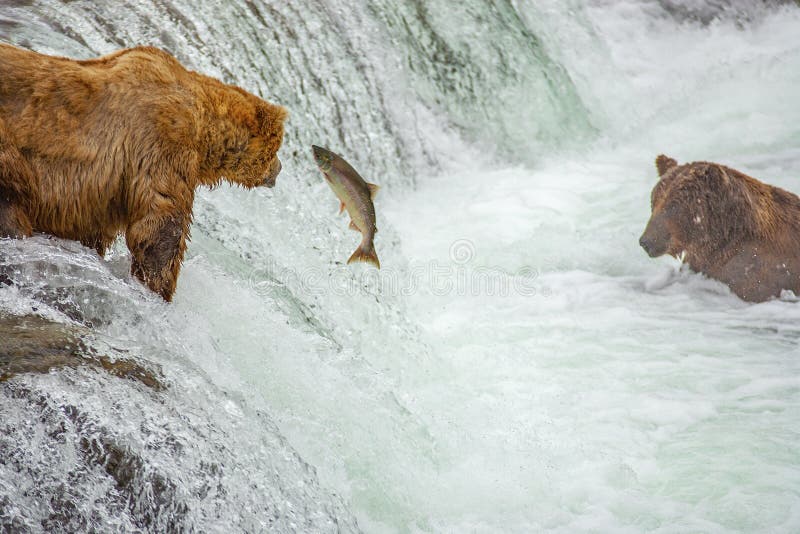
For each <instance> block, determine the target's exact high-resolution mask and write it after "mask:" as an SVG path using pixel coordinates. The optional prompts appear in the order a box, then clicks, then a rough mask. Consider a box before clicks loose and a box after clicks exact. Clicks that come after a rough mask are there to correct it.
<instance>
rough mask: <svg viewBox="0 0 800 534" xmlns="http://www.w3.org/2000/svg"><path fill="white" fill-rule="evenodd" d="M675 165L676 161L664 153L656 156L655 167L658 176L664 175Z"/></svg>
mask: <svg viewBox="0 0 800 534" xmlns="http://www.w3.org/2000/svg"><path fill="white" fill-rule="evenodd" d="M677 165H678V162H677V161H675V160H674V159H672V158H669V157H667V156H665V155H664V154H659V155H658V157H656V169H658V175H659V176H664V175H665V174H666V173H667V171H668V170H670V169H671V168H673V167H675V166H677Z"/></svg>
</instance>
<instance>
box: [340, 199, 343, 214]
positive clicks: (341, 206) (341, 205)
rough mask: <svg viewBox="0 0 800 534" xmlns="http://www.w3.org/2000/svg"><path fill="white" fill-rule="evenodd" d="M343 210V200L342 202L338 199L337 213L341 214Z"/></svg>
mask: <svg viewBox="0 0 800 534" xmlns="http://www.w3.org/2000/svg"><path fill="white" fill-rule="evenodd" d="M343 212H344V202H342V201H341V200H340V201H339V215H341V214H342V213H343Z"/></svg>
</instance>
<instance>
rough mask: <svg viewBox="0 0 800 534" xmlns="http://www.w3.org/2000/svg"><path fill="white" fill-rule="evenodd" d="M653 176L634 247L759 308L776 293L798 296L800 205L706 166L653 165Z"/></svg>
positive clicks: (659, 161)
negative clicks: (676, 260)
mask: <svg viewBox="0 0 800 534" xmlns="http://www.w3.org/2000/svg"><path fill="white" fill-rule="evenodd" d="M656 168H657V169H658V174H659V176H660V180H659V182H658V183H657V184H656V186H655V187H654V188H653V193H652V197H651V207H652V215H651V217H650V221H649V222H648V223H647V228H645V231H644V234H642V237H641V239H640V240H639V244H640V245H641V246H642V248H644V249H645V251H647V253H648V254H649V255H650V256H651V257H656V256H661V255H663V254H670V255H671V256H674V257H678V256H680V255H681V253H683V254H684V256H683V261H684V263H686V264H688V265H689V267H691V269H692V270H693V271H695V272H698V273H703V274H705V275H707V276H709V277H710V278H714V279H716V280H719V281H721V282H723V283H725V284H727V285H728V286H729V287H730V288H731V290H733V292H734V293H736V294H737V295H738V296H739V297H740V298H742V299H744V300H747V301H750V302H762V301H765V300H768V299H770V298H773V297H778V296H780V294H781V291H783V290H791V291H794V293H795V294H797V295H800V198H798V197H797V195H794V194H792V193H789V192H788V191H784V190H783V189H780V188H777V187H772V186H770V185H767V184H764V183H762V182H759V181H758V180H756V179H754V178H751V177H750V176H747V175H745V174H743V173H741V172H739V171H736V170H734V169H731V168H729V167H725V166H723V165H718V164H716V163H709V162H704V161H701V162H695V163H687V164H685V165H678V162H677V161H675V160H674V159H672V158H668V157H667V156H664V155H661V156H658V158H656Z"/></svg>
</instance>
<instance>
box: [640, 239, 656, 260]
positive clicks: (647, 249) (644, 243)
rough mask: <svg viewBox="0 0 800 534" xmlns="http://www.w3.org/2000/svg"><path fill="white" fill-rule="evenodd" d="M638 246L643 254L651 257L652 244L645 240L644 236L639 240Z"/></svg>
mask: <svg viewBox="0 0 800 534" xmlns="http://www.w3.org/2000/svg"><path fill="white" fill-rule="evenodd" d="M639 246H640V247H642V248H643V249H644V251H645V252H647V255H648V256H652V255H653V252H652V250H653V242H652V241H650V240H649V239H647V237H646V236H642V237H640V238H639Z"/></svg>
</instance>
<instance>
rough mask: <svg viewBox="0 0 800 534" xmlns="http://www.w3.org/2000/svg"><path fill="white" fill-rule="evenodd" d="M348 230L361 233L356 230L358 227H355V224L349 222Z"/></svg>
mask: <svg viewBox="0 0 800 534" xmlns="http://www.w3.org/2000/svg"><path fill="white" fill-rule="evenodd" d="M348 228H350V229H351V230H355V231H356V232H360V231H361V230H359V229H358V226H356V223H354V222H353V221H350V226H348Z"/></svg>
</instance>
